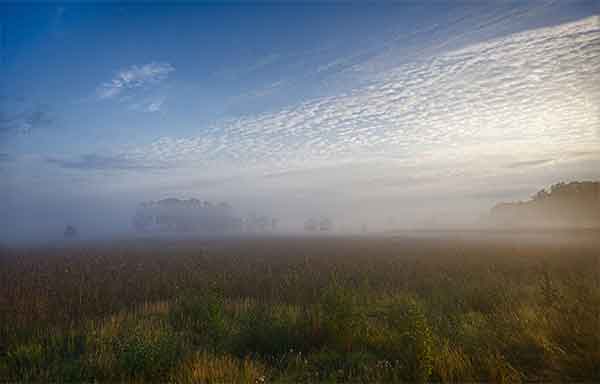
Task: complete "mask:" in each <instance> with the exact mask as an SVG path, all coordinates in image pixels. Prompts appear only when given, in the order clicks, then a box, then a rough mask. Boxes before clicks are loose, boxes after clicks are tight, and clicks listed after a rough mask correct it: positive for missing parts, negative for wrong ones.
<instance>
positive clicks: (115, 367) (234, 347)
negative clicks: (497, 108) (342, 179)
mask: <svg viewBox="0 0 600 384" xmlns="http://www.w3.org/2000/svg"><path fill="white" fill-rule="evenodd" d="M598 249H599V248H598V244H593V245H590V244H587V245H580V244H571V245H565V246H560V247H558V246H556V245H534V244H528V245H526V244H515V243H507V244H495V243H493V244H492V243H483V242H470V241H449V240H448V241H441V240H408V239H407V240H403V241H398V240H392V239H268V240H239V241H233V240H231V241H222V242H213V243H204V244H202V243H197V242H180V243H175V244H174V245H173V244H171V245H170V246H168V247H167V246H156V245H155V244H154V245H149V246H142V245H140V244H135V243H133V244H131V243H130V244H114V245H112V246H98V247H89V248H87V249H82V248H56V249H34V250H4V251H2V252H3V253H2V254H1V255H0V284H1V285H0V288H1V290H0V292H1V296H0V304H1V305H2V307H1V308H2V311H1V312H0V379H1V380H2V381H7V382H14V381H22V382H33V381H35V382H82V381H86V382H89V381H103V382H115V381H119V382H123V381H126V382H148V381H155V382H183V383H193V382H215V383H217V382H240V383H242V382H264V381H267V382H268V381H278V382H394V381H395V382H399V381H409V382H431V381H434V382H456V381H469V382H474V381H486V382H488V381H494V382H519V381H588V382H595V381H599V380H600V276H599V274H600V269H599V267H600V266H599V265H598Z"/></svg>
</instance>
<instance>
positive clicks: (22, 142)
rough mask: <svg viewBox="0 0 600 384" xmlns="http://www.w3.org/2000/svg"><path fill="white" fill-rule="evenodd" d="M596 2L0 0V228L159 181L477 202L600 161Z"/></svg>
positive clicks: (95, 226)
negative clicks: (55, 0)
mask: <svg viewBox="0 0 600 384" xmlns="http://www.w3.org/2000/svg"><path fill="white" fill-rule="evenodd" d="M599 106H600V3H598V2H594V1H587V2H575V1H533V2H523V1H518V2H509V1H495V2H491V1H490V2H395V3H385V2H379V3H371V4H359V3H354V4H351V3H343V4H342V3H321V4H320V3H295V4H283V3H279V4H277V3H264V2H263V3H257V4H253V3H250V2H243V3H223V4H219V3H193V2H189V3H178V4H159V3H129V4H119V3H112V2H111V3H100V4H93V3H75V2H66V3H64V4H61V3H36V4H27V3H7V2H2V3H0V179H1V180H2V182H1V183H0V199H1V201H2V203H1V205H0V225H1V227H2V229H0V242H2V241H4V242H10V241H11V240H14V239H36V238H37V239H42V238H44V239H47V238H52V237H53V236H60V234H62V230H63V229H64V226H65V225H66V224H68V223H72V224H75V225H77V226H79V227H81V230H80V231H81V232H88V233H92V232H93V233H111V232H119V231H126V230H128V229H129V228H130V223H131V215H132V212H133V210H134V209H135V206H136V205H137V204H138V203H139V202H141V201H146V200H157V199H161V198H165V197H178V198H191V197H194V198H199V199H201V200H210V201H215V202H217V201H228V202H229V203H230V204H231V205H232V206H234V207H235V208H237V209H238V211H239V212H240V214H247V213H249V212H264V213H265V214H270V215H275V216H279V217H281V218H282V222H287V225H288V226H289V227H290V228H292V227H294V225H297V224H298V223H301V222H302V221H303V220H304V219H305V218H306V217H309V216H319V215H327V216H331V217H334V218H335V220H337V222H339V223H340V226H344V225H347V226H352V225H359V224H358V223H363V222H369V223H373V225H376V223H377V222H384V221H385V220H388V219H389V218H393V219H394V222H397V223H398V225H401V226H407V227H410V226H416V227H419V226H423V225H433V226H436V225H437V226H444V225H449V224H450V223H468V222H472V221H473V220H475V219H477V218H478V217H480V216H481V215H482V214H485V212H487V210H489V208H490V207H491V206H492V205H494V204H495V203H497V202H499V201H511V200H520V199H527V198H528V196H530V195H531V194H533V193H534V192H535V191H537V190H539V189H541V188H542V187H544V186H549V185H550V184H553V183H556V182H558V181H571V180H597V179H599V178H600V146H599V145H600V110H599V108H600V107H599Z"/></svg>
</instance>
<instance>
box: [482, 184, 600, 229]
mask: <svg viewBox="0 0 600 384" xmlns="http://www.w3.org/2000/svg"><path fill="white" fill-rule="evenodd" d="M491 213H492V219H493V220H494V221H495V222H496V223H497V224H501V225H511V226H515V225H517V226H529V227H531V226H535V227H561V228H565V227H571V228H573V227H579V228H581V227H588V228H589V227H592V228H599V227H600V182H593V181H583V182H572V183H557V184H554V185H552V186H551V187H550V188H549V189H548V190H546V189H542V190H540V191H538V192H537V193H536V194H534V195H533V196H532V197H531V199H530V200H529V201H524V202H523V201H520V202H516V203H501V204H498V205H496V206H495V207H494V208H493V209H492V212H491Z"/></svg>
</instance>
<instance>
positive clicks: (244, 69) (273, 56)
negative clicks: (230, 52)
mask: <svg viewBox="0 0 600 384" xmlns="http://www.w3.org/2000/svg"><path fill="white" fill-rule="evenodd" d="M282 58H283V56H282V55H280V54H279V53H270V54H268V55H265V56H261V57H259V58H257V59H256V60H255V61H254V62H251V63H250V64H247V65H241V66H232V67H227V68H224V69H221V70H218V71H216V72H215V73H214V75H215V76H218V77H221V78H224V79H226V80H236V79H238V78H240V77H242V76H245V75H249V74H251V73H254V72H257V71H260V70H262V69H264V68H266V67H268V66H270V65H273V64H274V63H276V62H277V61H279V60H281V59H282Z"/></svg>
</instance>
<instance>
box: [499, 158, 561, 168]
mask: <svg viewBox="0 0 600 384" xmlns="http://www.w3.org/2000/svg"><path fill="white" fill-rule="evenodd" d="M552 161H554V159H539V160H527V161H516V162H514V163H510V164H508V165H507V167H508V168H527V167H535V166H537V165H544V164H548V163H551V162H552Z"/></svg>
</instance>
